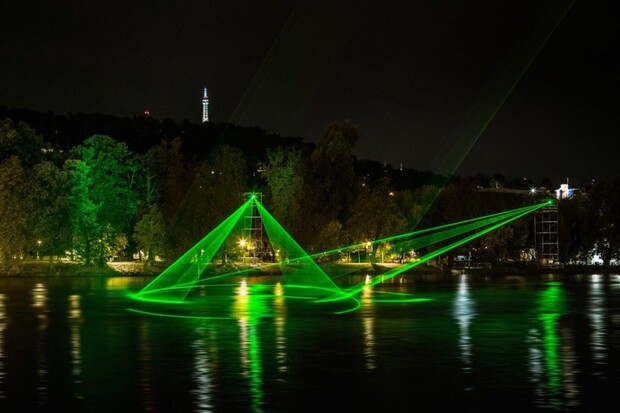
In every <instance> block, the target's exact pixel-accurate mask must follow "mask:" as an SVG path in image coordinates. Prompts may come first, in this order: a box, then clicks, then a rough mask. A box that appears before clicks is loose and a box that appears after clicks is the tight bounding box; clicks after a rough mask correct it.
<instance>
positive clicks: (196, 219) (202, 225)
mask: <svg viewBox="0 0 620 413" xmlns="http://www.w3.org/2000/svg"><path fill="white" fill-rule="evenodd" d="M196 170H197V172H196V173H195V178H194V179H193V182H192V185H191V187H190V188H189V190H188V191H187V195H186V197H185V200H184V202H183V203H182V205H181V207H180V209H179V213H178V214H177V215H176V216H175V219H174V221H173V223H174V225H173V226H171V230H172V231H174V232H173V233H172V236H173V238H174V240H175V246H176V247H177V248H176V251H175V255H178V254H180V253H182V252H184V251H186V250H187V249H188V248H190V247H191V246H192V245H193V244H194V243H196V242H198V241H199V240H200V239H201V238H202V237H204V236H205V235H206V234H207V233H208V232H209V231H211V230H212V229H213V228H215V227H216V226H217V225H218V224H219V223H220V222H222V221H223V220H224V219H226V218H227V217H228V216H229V215H230V214H231V213H232V212H234V211H235V210H236V209H237V208H239V207H240V206H241V204H242V203H243V193H244V192H245V191H246V179H247V173H246V164H245V159H244V157H243V154H242V153H241V151H240V150H239V149H237V148H233V147H231V146H228V145H220V146H217V147H216V148H215V149H214V151H213V153H212V154H211V156H210V157H209V159H207V160H206V161H205V162H203V163H202V164H201V166H200V167H196Z"/></svg>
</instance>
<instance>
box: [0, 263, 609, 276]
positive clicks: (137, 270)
mask: <svg viewBox="0 0 620 413" xmlns="http://www.w3.org/2000/svg"><path fill="white" fill-rule="evenodd" d="M145 264H146V263H145V262H140V261H118V262H110V263H107V264H106V265H105V266H104V267H97V266H86V265H83V264H79V263H73V262H55V263H53V264H50V262H49V261H28V262H25V263H24V264H23V266H22V268H21V269H20V270H19V271H18V272H17V273H12V274H10V273H9V274H6V273H0V277H31V276H40V277H45V276H50V277H57V276H62V277H128V276H131V277H156V276H158V275H160V274H161V273H162V272H163V271H164V270H165V269H166V268H167V265H165V264H163V263H155V264H151V265H149V266H148V267H147V266H146V265H145ZM399 265H400V264H393V263H376V264H374V265H373V264H370V263H348V264H347V263H329V264H327V265H325V266H324V268H326V269H327V271H326V272H327V273H331V271H329V270H332V271H334V270H335V271H338V270H340V271H344V274H345V276H346V275H348V276H359V275H367V274H370V275H373V276H376V275H381V274H383V273H385V272H387V271H390V270H392V269H394V268H397V267H398V266H399ZM234 270H237V269H233V271H234ZM276 274H279V271H276V272H273V271H261V270H260V269H253V270H252V269H250V271H249V273H248V274H247V276H259V277H260V276H270V275H271V276H273V275H276ZM415 274H424V275H446V276H450V275H459V274H468V275H486V276H509V275H516V276H519V275H521V276H527V275H545V274H557V275H571V274H620V265H609V266H603V265H568V264H567V265H562V266H560V267H557V268H543V267H536V266H533V265H530V264H528V263H502V264H500V265H496V266H493V267H491V268H462V269H461V268H452V269H441V268H437V267H435V266H430V265H426V264H422V265H419V266H416V267H413V268H410V269H408V270H405V271H403V272H402V273H400V274H399V275H415Z"/></svg>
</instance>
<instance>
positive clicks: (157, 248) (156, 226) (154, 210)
mask: <svg viewBox="0 0 620 413" xmlns="http://www.w3.org/2000/svg"><path fill="white" fill-rule="evenodd" d="M166 234H167V231H166V223H165V221H164V214H162V212H161V210H160V209H159V207H158V206H157V204H153V205H152V206H151V209H150V211H149V212H148V213H146V214H144V215H143V216H142V218H141V219H140V220H139V221H138V222H137V223H136V228H135V232H134V238H135V240H136V242H137V243H138V245H139V246H140V247H141V248H143V249H144V250H145V251H146V254H145V255H146V260H147V262H149V263H150V262H153V260H154V259H155V257H156V256H165V254H166Z"/></svg>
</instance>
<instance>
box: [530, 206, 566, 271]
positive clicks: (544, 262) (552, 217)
mask: <svg viewBox="0 0 620 413" xmlns="http://www.w3.org/2000/svg"><path fill="white" fill-rule="evenodd" d="M558 229H559V224H558V205H557V203H554V204H552V205H549V206H546V207H544V208H541V209H540V210H538V211H536V213H535V215H534V242H535V250H536V258H537V261H538V265H539V266H540V267H542V268H558V267H559V266H560V247H559V235H558Z"/></svg>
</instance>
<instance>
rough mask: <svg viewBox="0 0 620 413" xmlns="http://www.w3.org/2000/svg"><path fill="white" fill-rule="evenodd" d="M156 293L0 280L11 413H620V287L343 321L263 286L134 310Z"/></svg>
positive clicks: (462, 278) (556, 290)
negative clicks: (139, 296)
mask: <svg viewBox="0 0 620 413" xmlns="http://www.w3.org/2000/svg"><path fill="white" fill-rule="evenodd" d="M148 281H150V279H148V278H139V277H135V278H131V277H128V278H123V277H119V278H96V277H62V278H49V277H47V278H43V277H42V278H37V277H10V278H2V279H0V411H1V412H12V411H15V412H25V411H55V412H56V411H57V412H72V411H80V412H115V413H117V412H261V411H264V412H300V411H303V412H306V411H307V412H327V411H352V412H413V411H433V412H445V411H450V412H491V411H493V412H495V411H504V412H505V411H519V412H529V411H541V412H543V411H549V412H553V411H575V412H577V411H579V412H582V411H583V412H586V411H588V412H590V411H592V412H598V411H612V410H615V408H617V401H616V400H617V392H618V391H619V389H620V275H618V274H594V275H571V276H557V275H540V276H528V277H525V278H524V277H516V276H515V277H504V276H501V277H500V276H497V277H484V276H479V275H471V274H470V275H466V274H465V275H458V276H451V277H443V276H442V277H437V276H432V275H428V276H424V275H415V276H414V275H408V276H405V277H399V278H394V279H390V280H389V282H388V281H386V282H384V283H379V284H377V285H375V286H374V287H372V288H370V287H369V288H367V289H364V291H363V292H362V293H361V294H360V295H359V297H357V299H356V300H352V301H351V302H348V303H341V304H330V305H322V304H317V303H314V302H310V301H308V300H305V299H295V298H294V297H293V295H291V296H288V295H287V294H286V292H285V293H284V294H282V293H281V292H282V290H283V289H284V290H286V288H287V287H286V286H284V287H282V286H281V285H279V284H275V285H273V284H269V285H263V284H259V283H257V282H256V281H253V282H252V281H248V285H247V286H244V285H239V286H236V285H232V286H222V287H221V288H218V289H206V290H205V291H203V292H202V293H201V295H202V298H203V300H202V301H200V302H201V303H203V305H199V306H197V305H188V306H183V305H178V304H177V305H170V304H165V303H144V302H141V301H137V300H135V299H134V298H132V295H131V294H132V293H136V292H138V291H140V290H141V289H142V287H143V286H144V285H146V283H148ZM228 287H230V290H226V288H228ZM241 287H246V288H245V289H243V288H241ZM266 292H268V293H266ZM614 403H615V404H616V406H614Z"/></svg>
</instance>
